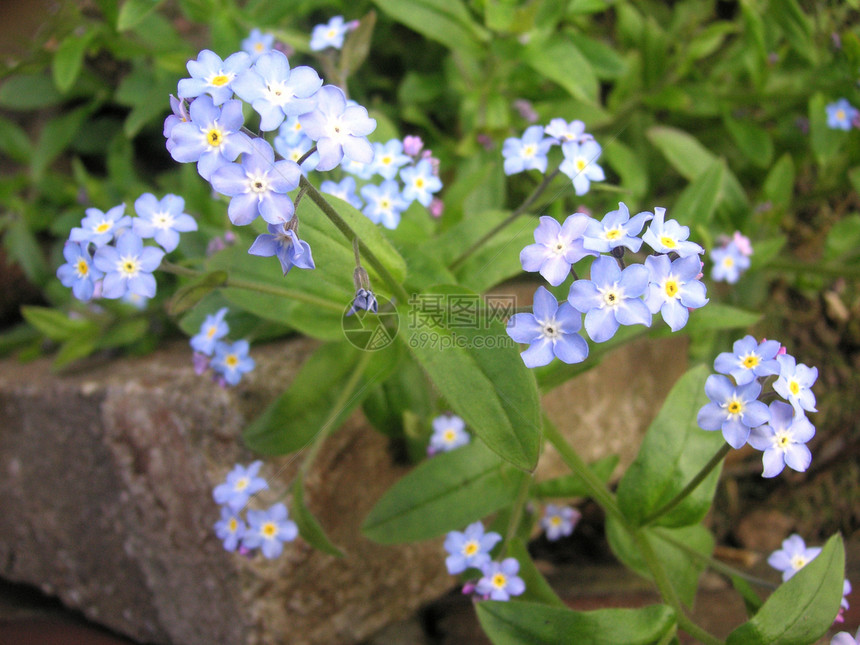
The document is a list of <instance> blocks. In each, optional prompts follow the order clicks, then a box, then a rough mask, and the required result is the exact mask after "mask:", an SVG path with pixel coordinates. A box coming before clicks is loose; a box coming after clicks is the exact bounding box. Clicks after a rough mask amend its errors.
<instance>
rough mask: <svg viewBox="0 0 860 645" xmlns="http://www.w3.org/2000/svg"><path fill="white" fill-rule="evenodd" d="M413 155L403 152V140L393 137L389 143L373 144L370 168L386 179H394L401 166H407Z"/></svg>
mask: <svg viewBox="0 0 860 645" xmlns="http://www.w3.org/2000/svg"><path fill="white" fill-rule="evenodd" d="M410 161H412V158H411V157H408V156H406V155H405V154H403V142H402V141H401V140H400V139H391V140H390V141H388V142H387V143H384V144H383V143H374V144H373V161H372V162H371V163H370V169H371V171H372V172H373V173H375V174H378V175H382V177H383V178H384V179H394V178H395V177H396V176H397V171H398V170H400V167H401V166H405V165H406V164H408V163H409V162H410Z"/></svg>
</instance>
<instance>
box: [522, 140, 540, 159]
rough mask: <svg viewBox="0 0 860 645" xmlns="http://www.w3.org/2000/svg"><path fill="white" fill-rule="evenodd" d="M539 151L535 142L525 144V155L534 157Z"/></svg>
mask: <svg viewBox="0 0 860 645" xmlns="http://www.w3.org/2000/svg"><path fill="white" fill-rule="evenodd" d="M536 152H537V146H535V145H534V144H533V143H529V144H527V145H525V146H523V157H534V156H535V153H536Z"/></svg>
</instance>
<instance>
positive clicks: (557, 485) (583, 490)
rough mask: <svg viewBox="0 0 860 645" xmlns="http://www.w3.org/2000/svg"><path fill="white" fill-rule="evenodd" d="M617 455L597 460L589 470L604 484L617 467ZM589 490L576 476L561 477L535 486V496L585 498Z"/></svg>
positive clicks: (590, 465)
mask: <svg viewBox="0 0 860 645" xmlns="http://www.w3.org/2000/svg"><path fill="white" fill-rule="evenodd" d="M618 461H619V458H618V455H608V456H606V457H603V458H602V459H598V460H597V461H595V462H594V463H593V464H589V466H588V467H589V468H590V469H591V470H592V472H593V473H594V474H595V475H597V476H598V477H599V478H600V480H601V481H602V482H604V483H606V482H608V481H609V478H610V477H612V473H613V472H614V471H615V467H616V466H617V465H618ZM588 491H589V488H588V486H587V485H586V484H585V482H584V481H583V480H582V478H581V477H579V476H578V475H562V476H561V477H554V478H553V479H547V480H545V481H542V482H539V483H538V484H537V485H536V486H535V490H534V492H535V495H536V496H537V497H540V498H548V497H565V498H569V497H587V496H588Z"/></svg>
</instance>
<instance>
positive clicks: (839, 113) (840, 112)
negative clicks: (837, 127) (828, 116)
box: [836, 110, 845, 121]
mask: <svg viewBox="0 0 860 645" xmlns="http://www.w3.org/2000/svg"><path fill="white" fill-rule="evenodd" d="M836 118H837V119H838V120H839V121H844V120H845V110H836Z"/></svg>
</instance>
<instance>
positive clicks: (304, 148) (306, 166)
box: [275, 133, 320, 177]
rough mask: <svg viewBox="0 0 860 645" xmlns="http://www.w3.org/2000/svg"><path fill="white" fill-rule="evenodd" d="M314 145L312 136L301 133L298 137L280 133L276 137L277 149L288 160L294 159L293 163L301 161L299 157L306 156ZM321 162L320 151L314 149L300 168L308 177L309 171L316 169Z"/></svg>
mask: <svg viewBox="0 0 860 645" xmlns="http://www.w3.org/2000/svg"><path fill="white" fill-rule="evenodd" d="M288 139H289V140H291V141H292V143H288ZM313 147H314V142H313V141H311V139H310V137H308V136H306V135H304V134H302V133H299V135H298V136H297V137H294V138H288V137H282V136H281V135H278V136H277V137H275V150H276V151H277V152H278V154H279V155H281V156H282V157H283V158H284V159H286V160H287V161H292V162H293V163H296V164H297V163H299V159H301V158H302V157H304V156H305V155H306V154H307V152H308V151H309V150H310V149H311V148H313ZM319 162H320V153H319V152H316V151H314V152H313V153H312V154H311V156H310V157H308V158H307V159H305V160H304V161H303V162H302V164H301V166H300V168H301V171H302V174H303V175H304V176H305V177H307V175H308V172H310V171H311V170H316V168H317V165H319Z"/></svg>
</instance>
